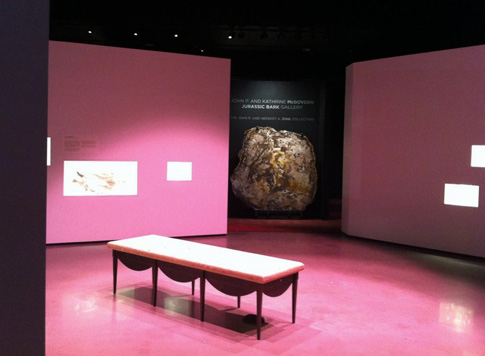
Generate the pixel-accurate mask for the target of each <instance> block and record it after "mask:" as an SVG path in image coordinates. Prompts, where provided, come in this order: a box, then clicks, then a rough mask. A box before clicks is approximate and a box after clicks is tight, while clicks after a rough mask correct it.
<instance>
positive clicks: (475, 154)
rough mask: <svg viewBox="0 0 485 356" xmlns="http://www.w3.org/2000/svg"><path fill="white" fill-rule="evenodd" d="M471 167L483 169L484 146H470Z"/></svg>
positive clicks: (484, 158)
mask: <svg viewBox="0 0 485 356" xmlns="http://www.w3.org/2000/svg"><path fill="white" fill-rule="evenodd" d="M471 161H472V164H471V166H472V167H485V145H473V146H472V159H471Z"/></svg>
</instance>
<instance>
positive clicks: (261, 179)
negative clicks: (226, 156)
mask: <svg viewBox="0 0 485 356" xmlns="http://www.w3.org/2000/svg"><path fill="white" fill-rule="evenodd" d="M238 157H239V164H238V166H237V167H236V169H235V170H234V172H233V173H232V175H231V178H230V180H231V184H232V191H233V192H234V195H236V196H237V197H238V198H239V199H240V200H241V201H243V202H244V203H245V204H246V205H248V206H249V207H251V208H253V209H255V210H262V211H304V210H305V209H306V207H307V206H308V205H309V204H310V203H311V202H312V201H313V198H314V197H315V193H316V191H317V168H316V160H315V153H314V151H313V146H312V144H311V142H310V141H309V140H308V139H307V138H306V137H305V136H303V135H300V134H297V133H294V132H291V131H285V130H282V131H276V130H275V129H274V128H272V127H253V128H251V129H249V130H247V131H246V132H245V133H244V139H243V145H242V148H241V150H240V151H239V154H238Z"/></svg>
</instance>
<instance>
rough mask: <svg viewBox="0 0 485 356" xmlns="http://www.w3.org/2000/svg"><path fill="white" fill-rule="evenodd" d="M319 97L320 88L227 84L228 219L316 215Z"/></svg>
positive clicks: (304, 83)
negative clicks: (228, 89) (228, 94)
mask: <svg viewBox="0 0 485 356" xmlns="http://www.w3.org/2000/svg"><path fill="white" fill-rule="evenodd" d="M322 93H323V90H322V84H321V83H319V82H307V81H265V80H239V79H235V80H232V81H231V105H230V119H231V120H230V123H231V126H230V139H229V169H230V183H231V184H230V188H231V189H230V190H229V216H231V217H246V216H251V215H254V214H256V215H260V214H265V215H267V214H272V215H274V214H275V213H278V214H279V213H283V214H284V215H285V216H286V215H294V214H293V213H298V214H301V213H302V212H303V211H305V212H306V214H307V216H311V215H315V216H318V215H319V214H320V208H317V206H319V205H320V204H321V201H320V197H319V196H318V195H316V194H315V193H316V191H317V187H318V182H319V172H318V171H319V170H320V168H321V167H319V165H318V160H317V157H318V156H319V155H320V153H321V149H322V148H323V116H324V105H323V104H324V103H323V101H322ZM314 198H315V199H314ZM310 205H313V207H310ZM307 207H308V208H309V209H307ZM311 209H313V211H309V210H311Z"/></svg>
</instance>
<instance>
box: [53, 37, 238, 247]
mask: <svg viewBox="0 0 485 356" xmlns="http://www.w3.org/2000/svg"><path fill="white" fill-rule="evenodd" d="M229 92H230V61H229V60H228V59H221V58H210V57H199V56H190V55H181V54H172V53H161V52H151V51H143V50H133V49H122V48H114V47H103V46H94V45H86V44H74V43H65V42H54V41H51V42H50V48H49V106H48V107H49V122H48V131H49V132H48V134H49V136H50V137H51V140H52V164H51V166H50V167H48V187H47V188H48V189H47V242H48V243H64V242H81V241H106V240H112V239H121V238H127V237H132V236H137V235H143V234H152V233H154V234H161V235H166V236H190V235H192V236H195V235H213V234H225V233H226V232H227V184H228V141H229ZM78 143H81V145H80V146H78V145H77V144H78ZM66 160H70V161H78V160H82V161H136V162H138V163H137V165H138V182H137V195H131V196H129V195H128V196H64V195H63V162H64V161H66ZM172 161H173V162H191V163H192V180H191V181H167V162H172Z"/></svg>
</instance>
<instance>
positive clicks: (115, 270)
mask: <svg viewBox="0 0 485 356" xmlns="http://www.w3.org/2000/svg"><path fill="white" fill-rule="evenodd" d="M117 278H118V256H116V251H115V250H113V294H116V281H117Z"/></svg>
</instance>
